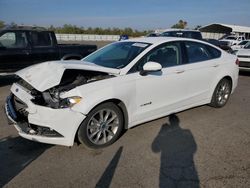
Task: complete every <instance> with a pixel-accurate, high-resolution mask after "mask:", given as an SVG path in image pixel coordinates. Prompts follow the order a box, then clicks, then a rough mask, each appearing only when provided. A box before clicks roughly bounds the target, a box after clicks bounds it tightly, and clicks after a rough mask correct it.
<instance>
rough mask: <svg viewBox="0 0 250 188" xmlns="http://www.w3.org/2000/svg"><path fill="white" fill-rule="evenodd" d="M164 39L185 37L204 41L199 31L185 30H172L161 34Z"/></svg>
mask: <svg viewBox="0 0 250 188" xmlns="http://www.w3.org/2000/svg"><path fill="white" fill-rule="evenodd" d="M160 36H162V37H183V38H192V39H197V40H202V35H201V32H200V31H197V30H185V29H170V30H168V31H165V32H163V33H161V34H160Z"/></svg>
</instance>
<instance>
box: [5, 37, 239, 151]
mask: <svg viewBox="0 0 250 188" xmlns="http://www.w3.org/2000/svg"><path fill="white" fill-rule="evenodd" d="M16 75H17V76H19V78H20V80H19V81H18V82H17V83H14V84H13V85H12V87H11V94H10V96H9V97H8V98H7V101H6V104H5V111H6V114H7V116H8V118H9V120H10V121H12V122H13V123H14V125H15V127H16V129H17V130H18V132H19V134H20V135H21V136H22V137H24V138H26V139H30V140H33V141H37V142H44V143H51V144H60V145H66V146H72V145H73V143H74V140H75V139H77V140H79V141H80V142H81V143H83V144H85V145H87V146H88V147H92V148H102V147H105V146H108V145H110V144H112V143H113V142H115V141H116V140H117V139H118V138H119V135H120V134H121V132H122V130H123V129H128V128H131V127H133V126H135V125H138V124H141V123H143V122H147V121H150V120H153V119H156V118H160V117H163V116H166V115H169V114H172V113H176V112H179V111H182V110H185V109H188V108H192V107H195V106H199V105H204V104H210V105H211V106H213V107H216V108H219V107H223V106H224V105H225V104H226V103H227V101H228V99H229V96H230V94H231V93H232V92H233V91H234V89H235V88H236V86H237V81H238V61H237V57H236V56H235V55H232V54H229V53H226V52H224V51H223V50H221V49H219V48H217V47H215V46H214V45H211V44H209V43H206V42H204V41H201V40H194V39H187V38H176V37H175V38H173V37H142V38H137V39H130V40H125V41H120V42H116V43H112V44H110V45H107V46H106V47H104V48H101V49H100V50H98V51H96V52H94V53H92V54H90V55H89V56H87V57H85V58H84V59H82V60H81V61H76V60H75V61H73V60H72V61H50V62H45V63H41V64H39V65H34V66H31V67H28V68H25V69H23V70H21V71H19V72H17V73H16Z"/></svg>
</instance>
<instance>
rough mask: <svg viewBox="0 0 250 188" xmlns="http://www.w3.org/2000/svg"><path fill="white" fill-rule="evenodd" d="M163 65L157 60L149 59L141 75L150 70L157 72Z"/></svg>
mask: <svg viewBox="0 0 250 188" xmlns="http://www.w3.org/2000/svg"><path fill="white" fill-rule="evenodd" d="M161 69H162V66H161V64H160V63H157V62H153V61H149V62H147V63H145V64H144V65H143V68H142V71H141V75H145V74H147V73H148V72H157V71H161Z"/></svg>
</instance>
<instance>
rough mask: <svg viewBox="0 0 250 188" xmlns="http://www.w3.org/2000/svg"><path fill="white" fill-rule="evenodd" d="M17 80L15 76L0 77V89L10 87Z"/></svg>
mask: <svg viewBox="0 0 250 188" xmlns="http://www.w3.org/2000/svg"><path fill="white" fill-rule="evenodd" d="M17 80H18V78H17V76H16V75H7V76H0V87H3V86H7V85H11V84H13V83H14V82H16V81H17Z"/></svg>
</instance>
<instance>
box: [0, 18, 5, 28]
mask: <svg viewBox="0 0 250 188" xmlns="http://www.w3.org/2000/svg"><path fill="white" fill-rule="evenodd" d="M4 27H5V23H4V21H2V20H0V29H1V28H4Z"/></svg>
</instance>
